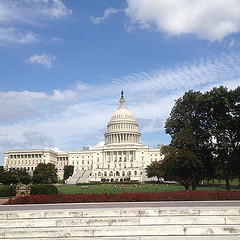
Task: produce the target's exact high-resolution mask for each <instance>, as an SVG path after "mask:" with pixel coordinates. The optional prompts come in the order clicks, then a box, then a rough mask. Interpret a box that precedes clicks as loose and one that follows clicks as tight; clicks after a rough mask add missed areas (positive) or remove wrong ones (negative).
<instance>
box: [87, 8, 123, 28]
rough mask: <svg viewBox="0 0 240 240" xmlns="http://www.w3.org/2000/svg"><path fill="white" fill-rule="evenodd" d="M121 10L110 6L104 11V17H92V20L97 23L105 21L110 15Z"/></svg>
mask: <svg viewBox="0 0 240 240" xmlns="http://www.w3.org/2000/svg"><path fill="white" fill-rule="evenodd" d="M120 11H121V10H119V9H115V8H108V9H106V10H105V11H104V15H103V16H102V17H91V20H92V22H93V23H95V24H100V23H103V22H104V21H105V20H106V19H107V18H109V17H110V16H112V15H114V14H116V13H118V12H120Z"/></svg>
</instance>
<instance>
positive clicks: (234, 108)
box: [201, 86, 240, 190]
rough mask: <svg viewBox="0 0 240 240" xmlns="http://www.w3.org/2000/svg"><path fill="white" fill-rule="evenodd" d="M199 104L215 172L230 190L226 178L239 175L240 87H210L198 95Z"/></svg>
mask: <svg viewBox="0 0 240 240" xmlns="http://www.w3.org/2000/svg"><path fill="white" fill-rule="evenodd" d="M201 104H202V106H204V112H205V114H206V117H207V119H208V121H209V128H208V131H209V133H210V135H211V141H212V142H213V144H214V150H213V154H214V165H215V168H216V172H217V174H218V176H219V177H220V178H222V179H225V182H226V188H227V190H230V183H229V182H230V180H231V179H233V178H235V177H237V176H239V175H240V161H239V156H240V114H239V113H240V87H238V88H237V89H235V90H231V91H228V89H227V88H225V87H223V86H220V87H219V88H213V90H211V91H210V92H206V93H205V94H204V95H203V96H202V99H201Z"/></svg>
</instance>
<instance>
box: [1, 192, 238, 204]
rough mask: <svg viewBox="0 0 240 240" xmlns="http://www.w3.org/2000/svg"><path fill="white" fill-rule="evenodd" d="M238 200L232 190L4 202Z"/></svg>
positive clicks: (64, 196)
mask: <svg viewBox="0 0 240 240" xmlns="http://www.w3.org/2000/svg"><path fill="white" fill-rule="evenodd" d="M215 200H240V192H234V191H202V190H200V191H189V192H188V191H185V190H182V191H172V192H161V193H151V192H148V193H142V192H140V193H119V194H113V193H110V194H109V193H102V194H97V193H84V194H61V193H59V194H55V195H28V196H25V197H18V198H15V199H12V200H11V202H10V201H8V202H6V203H5V204H6V205H7V204H46V203H48V204H49V203H85V202H152V201H215Z"/></svg>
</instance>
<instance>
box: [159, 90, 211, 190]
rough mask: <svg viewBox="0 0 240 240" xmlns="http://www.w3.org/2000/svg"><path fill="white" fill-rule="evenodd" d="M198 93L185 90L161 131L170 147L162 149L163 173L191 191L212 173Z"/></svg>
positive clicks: (205, 125)
mask: <svg viewBox="0 0 240 240" xmlns="http://www.w3.org/2000/svg"><path fill="white" fill-rule="evenodd" d="M201 96H202V94H201V93H200V92H194V91H188V92H186V93H185V94H184V95H183V97H181V98H179V99H178V100H177V101H176V103H175V105H174V107H173V109H172V111H171V113H170V117H169V118H168V119H167V121H166V123H165V131H166V133H168V134H170V136H171V138H172V140H171V143H170V148H165V150H164V151H165V159H164V165H165V167H166V168H165V170H166V176H168V177H171V178H172V180H176V181H178V182H180V183H182V184H183V185H184V186H185V188H188V187H189V185H192V189H193V190H195V189H196V186H197V185H198V183H199V181H200V180H202V179H203V178H205V177H206V175H207V174H208V175H211V176H212V175H213V170H214V168H213V167H212V163H211V161H212V154H211V149H210V145H209V144H207V143H208V140H209V138H210V135H209V133H208V131H207V129H208V123H207V121H204V120H203V119H204V117H205V116H204V115H203V114H202V106H201V104H200V100H199V99H200V97H201ZM170 166H172V167H170ZM207 166H208V167H209V168H208V171H207ZM210 169H211V170H210ZM174 176H175V179H174ZM208 177H210V176H208Z"/></svg>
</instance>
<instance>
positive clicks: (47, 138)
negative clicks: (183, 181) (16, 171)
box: [0, 0, 240, 165]
mask: <svg viewBox="0 0 240 240" xmlns="http://www.w3.org/2000/svg"><path fill="white" fill-rule="evenodd" d="M239 12H240V0H228V1H226V0H101V1H99V0H11V1H9V0H0V165H3V162H4V151H6V150H19V149H43V148H54V149H56V150H57V149H58V151H73V150H81V149H82V147H83V146H95V145H97V144H98V143H99V142H102V141H104V133H105V132H106V126H107V124H108V122H109V120H110V118H111V115H112V114H113V112H114V111H115V110H116V109H117V108H118V106H119V98H120V92H121V90H123V91H124V97H125V100H126V106H127V108H128V109H129V110H130V111H131V112H133V114H134V115H135V117H136V120H137V122H138V124H139V129H140V131H141V133H142V144H143V145H147V146H150V147H155V146H157V144H169V143H170V140H171V139H170V137H169V135H167V134H165V130H164V123H165V121H166V119H167V118H168V117H169V114H170V112H171V109H172V107H173V106H174V103H175V100H177V99H178V98H180V97H181V96H182V95H183V94H184V93H185V92H186V91H189V90H194V91H201V92H206V91H210V90H211V89H212V88H213V87H219V86H221V85H223V86H226V87H227V88H228V89H235V88H236V87H238V86H239V85H240V84H239V83H240V67H239V66H240V14H239Z"/></svg>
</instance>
